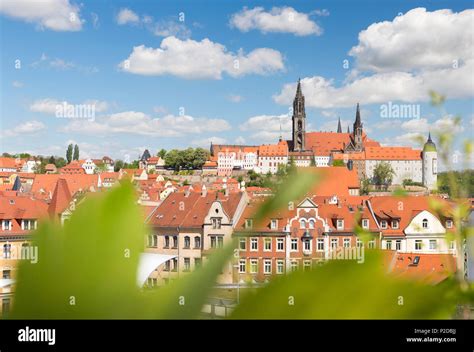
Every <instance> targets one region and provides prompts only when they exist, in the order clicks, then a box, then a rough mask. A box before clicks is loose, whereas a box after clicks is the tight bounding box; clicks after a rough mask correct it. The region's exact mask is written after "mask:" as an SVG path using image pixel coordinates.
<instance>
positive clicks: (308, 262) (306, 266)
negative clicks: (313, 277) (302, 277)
mask: <svg viewBox="0 0 474 352" xmlns="http://www.w3.org/2000/svg"><path fill="white" fill-rule="evenodd" d="M303 270H304V271H308V270H311V260H305V261H304V262H303Z"/></svg>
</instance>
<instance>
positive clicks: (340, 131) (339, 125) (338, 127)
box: [337, 117, 342, 133]
mask: <svg viewBox="0 0 474 352" xmlns="http://www.w3.org/2000/svg"><path fill="white" fill-rule="evenodd" d="M337 133H342V127H341V117H339V121H338V122H337Z"/></svg>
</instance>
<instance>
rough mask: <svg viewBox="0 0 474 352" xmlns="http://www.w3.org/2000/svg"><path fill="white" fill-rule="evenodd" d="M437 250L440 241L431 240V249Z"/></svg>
mask: <svg viewBox="0 0 474 352" xmlns="http://www.w3.org/2000/svg"><path fill="white" fill-rule="evenodd" d="M436 248H438V241H436V240H430V249H431V250H435V249H436Z"/></svg>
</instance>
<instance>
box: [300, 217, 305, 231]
mask: <svg viewBox="0 0 474 352" xmlns="http://www.w3.org/2000/svg"><path fill="white" fill-rule="evenodd" d="M305 228H306V220H305V219H301V220H300V229H305Z"/></svg>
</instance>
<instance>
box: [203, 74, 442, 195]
mask: <svg viewBox="0 0 474 352" xmlns="http://www.w3.org/2000/svg"><path fill="white" fill-rule="evenodd" d="M291 132H292V134H291V140H283V138H281V137H280V140H279V141H278V143H276V144H269V145H268V144H266V145H259V146H249V145H217V144H211V160H210V161H209V162H210V163H212V162H214V163H216V164H217V174H218V175H221V176H231V175H233V174H235V173H236V172H238V171H239V170H244V171H245V170H254V171H255V172H258V173H275V172H277V171H278V168H279V167H280V166H281V165H287V164H288V163H294V164H295V165H296V166H297V167H310V166H316V167H329V166H333V165H345V166H347V167H348V168H349V169H351V170H352V169H355V171H356V172H357V175H358V178H359V180H363V179H372V178H373V176H374V169H375V168H376V166H377V165H378V164H379V163H381V162H385V163H389V164H390V166H391V167H392V169H393V170H394V172H395V175H394V177H393V180H392V184H402V183H403V181H404V180H411V181H412V182H418V183H422V184H423V185H424V186H425V187H427V188H428V189H434V188H436V183H437V151H436V145H435V144H434V143H433V141H432V140H431V135H430V136H428V140H427V142H426V143H425V145H424V148H423V150H418V149H413V148H411V147H399V146H393V147H389V146H382V145H381V144H380V143H379V142H377V141H376V140H373V139H371V138H369V137H368V136H367V134H366V133H365V131H364V125H363V123H362V117H361V113H360V107H359V104H357V106H356V112H355V119H354V123H353V125H352V131H350V129H349V127H348V128H347V132H342V126H341V120H340V119H339V121H338V125H337V132H307V131H306V109H305V97H304V94H303V89H302V87H301V81H298V84H297V87H296V94H295V98H294V100H293V115H292V131H291Z"/></svg>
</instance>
